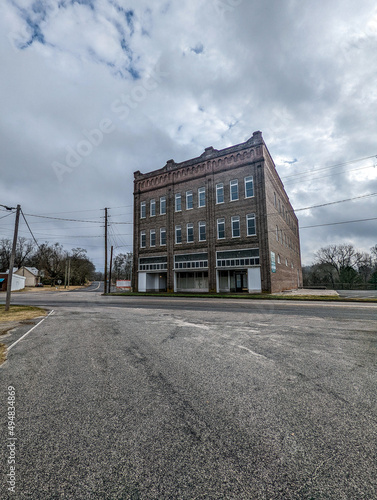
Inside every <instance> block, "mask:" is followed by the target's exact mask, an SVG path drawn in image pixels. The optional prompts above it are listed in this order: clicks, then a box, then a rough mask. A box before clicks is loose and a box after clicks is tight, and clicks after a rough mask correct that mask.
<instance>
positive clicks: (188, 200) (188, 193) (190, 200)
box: [186, 191, 194, 210]
mask: <svg viewBox="0 0 377 500" xmlns="http://www.w3.org/2000/svg"><path fill="white" fill-rule="evenodd" d="M192 208H194V204H193V196H192V191H186V210H191V209H192Z"/></svg>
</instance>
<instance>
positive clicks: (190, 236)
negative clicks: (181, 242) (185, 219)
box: [187, 224, 194, 243]
mask: <svg viewBox="0 0 377 500" xmlns="http://www.w3.org/2000/svg"><path fill="white" fill-rule="evenodd" d="M193 241H194V224H187V243H192V242H193Z"/></svg>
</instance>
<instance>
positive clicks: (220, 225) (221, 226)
mask: <svg viewBox="0 0 377 500" xmlns="http://www.w3.org/2000/svg"><path fill="white" fill-rule="evenodd" d="M224 238H225V219H224V218H221V219H217V239H218V240H223V239H224Z"/></svg>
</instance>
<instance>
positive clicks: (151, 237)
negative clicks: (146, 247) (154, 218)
mask: <svg viewBox="0 0 377 500" xmlns="http://www.w3.org/2000/svg"><path fill="white" fill-rule="evenodd" d="M149 244H150V246H151V247H155V246H156V230H155V229H151V230H150V232H149Z"/></svg>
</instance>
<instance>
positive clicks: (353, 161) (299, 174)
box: [282, 155, 377, 179]
mask: <svg viewBox="0 0 377 500" xmlns="http://www.w3.org/2000/svg"><path fill="white" fill-rule="evenodd" d="M371 158H377V155H372V156H365V157H364V158H357V159H356V160H350V161H345V162H343V163H337V164H335V165H330V166H329V167H321V168H316V169H313V170H307V171H306V172H298V173H297V174H292V175H287V176H285V177H282V179H289V178H291V177H299V176H301V175H311V174H312V173H313V172H320V171H322V170H330V169H332V168H339V167H344V166H345V165H349V164H351V163H357V162H359V161H364V160H370V159H371ZM363 168H365V167H363Z"/></svg>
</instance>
